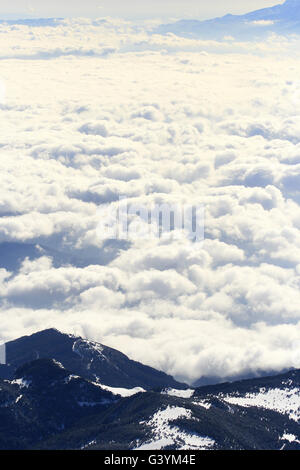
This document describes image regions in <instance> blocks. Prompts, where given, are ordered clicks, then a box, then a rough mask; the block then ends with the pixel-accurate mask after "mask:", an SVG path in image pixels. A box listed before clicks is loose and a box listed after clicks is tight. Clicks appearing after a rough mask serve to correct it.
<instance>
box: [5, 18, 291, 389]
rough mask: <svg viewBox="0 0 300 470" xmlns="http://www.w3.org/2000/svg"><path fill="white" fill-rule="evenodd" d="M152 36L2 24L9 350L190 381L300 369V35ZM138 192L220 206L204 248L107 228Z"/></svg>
mask: <svg viewBox="0 0 300 470" xmlns="http://www.w3.org/2000/svg"><path fill="white" fill-rule="evenodd" d="M147 28H148V30H147ZM149 28H150V26H147V25H146V26H145V28H144V29H142V28H141V27H137V26H134V25H131V24H130V23H128V22H121V21H117V20H112V19H105V20H94V21H92V20H84V19H79V20H72V21H71V20H68V21H61V22H58V23H57V24H56V25H54V26H52V27H48V26H44V27H27V26H21V25H14V26H13V25H10V26H8V25H5V24H2V25H1V26H0V36H1V52H0V63H1V81H0V115H1V137H0V152H1V158H0V175H1V177H0V178H1V198H0V257H1V264H0V266H1V268H0V297H1V300H0V317H1V339H2V340H9V339H13V338H15V337H18V336H20V335H22V334H29V333H32V332H34V331H37V330H39V329H43V328H46V327H53V326H54V327H57V328H59V329H61V330H63V331H66V332H70V333H76V334H81V335H84V336H86V337H89V338H91V339H94V340H98V341H100V342H103V343H104V344H107V345H109V346H112V347H115V348H117V349H120V350H122V351H124V352H125V353H127V354H128V355H129V356H130V357H132V358H134V359H136V360H139V361H142V362H144V363H147V364H150V365H152V366H154V367H157V368H160V369H163V370H164V371H166V372H168V373H171V374H173V375H175V376H176V377H178V378H181V379H184V380H187V381H190V382H192V381H193V380H196V379H198V378H199V377H201V376H218V377H221V378H222V377H228V376H239V375H242V374H250V373H259V372H260V371H263V370H264V371H266V370H281V369H283V368H286V367H292V366H294V365H295V363H294V362H295V358H296V357H299V355H297V347H299V344H300V329H299V327H300V312H299V305H300V293H299V292H300V291H299V286H300V282H299V279H300V277H299V275H300V231H299V230H300V208H299V202H300V193H299V187H300V184H299V183H300V137H299V136H300V118H299V112H300V92H299V90H300V84H299V81H298V71H299V66H300V63H299V60H300V59H299V58H297V56H296V55H295V50H296V49H297V47H298V39H297V38H290V39H289V40H288V39H286V38H279V37H273V38H271V39H269V40H268V41H266V42H265V43H264V44H259V43H237V42H235V41H234V40H233V39H232V38H229V39H228V40H224V41H223V42H219V43H217V42H213V41H196V40H189V39H183V38H177V37H175V36H172V35H167V36H158V35H151V34H149ZM120 197H122V198H127V199H128V200H129V202H130V203H132V204H135V205H136V206H138V205H141V204H143V205H144V206H148V207H150V206H153V205H155V204H177V205H192V206H194V207H198V206H199V207H200V206H204V208H205V240H204V242H203V243H200V242H197V241H196V242H195V240H191V239H189V237H179V236H176V231H171V232H170V233H169V234H165V236H162V237H160V238H156V237H152V238H151V237H150V238H146V239H140V238H133V239H129V240H121V239H113V238H112V237H109V236H108V235H107V236H105V234H104V235H103V233H102V234H101V233H99V222H100V221H99V217H100V216H101V214H103V212H101V209H103V210H105V211H106V213H110V212H111V213H112V211H113V209H115V208H116V205H117V204H118V201H119V198H120ZM136 218H137V217H135V218H134V217H133V219H132V220H133V222H134V221H135V220H136ZM145 224H146V222H145V221H144V225H145ZM297 345H298V346H297Z"/></svg>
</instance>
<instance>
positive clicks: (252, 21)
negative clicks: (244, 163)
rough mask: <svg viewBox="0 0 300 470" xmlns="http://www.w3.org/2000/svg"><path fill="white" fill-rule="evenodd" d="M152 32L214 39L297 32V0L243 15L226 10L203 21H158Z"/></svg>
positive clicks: (299, 10) (299, 14) (299, 9)
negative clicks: (157, 25)
mask: <svg viewBox="0 0 300 470" xmlns="http://www.w3.org/2000/svg"><path fill="white" fill-rule="evenodd" d="M154 32H155V33H158V34H167V33H173V34H176V35H178V36H185V37H195V38H197V37H198V38H213V39H223V38H224V37H226V36H233V37H235V38H241V39H253V38H255V37H261V36H263V35H266V34H268V33H272V32H275V33H278V34H290V33H295V34H300V0H286V1H285V3H283V4H279V5H275V6H274V7H271V8H264V9H261V10H256V11H253V12H250V13H247V14H245V15H231V14H228V15H225V16H223V17H221V18H213V19H211V20H206V21H197V20H181V21H178V22H175V23H172V24H165V25H161V26H159V27H158V28H157V29H155V31H154Z"/></svg>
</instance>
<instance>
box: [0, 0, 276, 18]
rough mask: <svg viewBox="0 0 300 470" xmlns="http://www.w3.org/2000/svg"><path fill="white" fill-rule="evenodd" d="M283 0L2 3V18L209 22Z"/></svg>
mask: <svg viewBox="0 0 300 470" xmlns="http://www.w3.org/2000/svg"><path fill="white" fill-rule="evenodd" d="M276 3H283V1H282V0H278V1H277V2H276V0H275V1H274V0H238V1H237V0H226V2H224V0H210V2H207V1H206V0H200V1H199V0H184V1H183V0H150V1H149V0H147V1H146V0H144V1H143V0H85V1H84V2H82V1H81V0H64V1H63V2H62V1H61V0H14V1H13V2H12V1H11V0H4V1H3V0H2V1H1V6H0V15H1V16H2V17H24V16H27V17H54V16H56V17H58V16H59V17H66V16H73V17H74V16H88V17H99V16H119V17H123V18H131V19H136V18H167V17H168V18H172V17H174V18H178V17H181V18H184V17H185V18H191V17H192V18H209V17H213V16H217V15H223V14H226V13H228V12H230V13H237V14H239V13H244V12H247V11H251V10H255V9H258V8H264V7H269V6H272V5H274V4H276Z"/></svg>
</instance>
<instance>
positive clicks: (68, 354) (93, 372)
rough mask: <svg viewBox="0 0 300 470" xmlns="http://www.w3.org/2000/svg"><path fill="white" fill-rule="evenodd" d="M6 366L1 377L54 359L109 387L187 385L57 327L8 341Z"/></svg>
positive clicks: (0, 371)
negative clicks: (35, 363) (24, 367)
mask: <svg viewBox="0 0 300 470" xmlns="http://www.w3.org/2000/svg"><path fill="white" fill-rule="evenodd" d="M6 357H7V365H2V367H0V378H3V379H9V378H10V379H11V378H12V377H13V376H14V373H15V371H16V370H17V369H18V368H19V367H20V366H22V365H23V364H25V363H27V362H31V361H33V360H36V359H39V358H40V359H41V358H47V359H55V360H56V361H58V362H60V363H61V364H62V365H63V366H64V367H65V368H66V369H68V370H69V371H70V372H71V373H73V374H76V375H80V376H81V377H84V378H85V379H87V380H92V381H98V382H99V383H102V384H103V385H107V386H110V387H125V388H134V387H142V388H144V389H145V390H149V389H152V388H154V387H175V388H183V389H184V388H187V385H186V384H182V383H179V382H177V381H176V380H175V379H173V377H171V376H169V375H167V374H165V373H164V372H161V371H158V370H156V369H154V368H152V367H149V366H145V365H143V364H141V363H139V362H136V361H132V360H131V359H129V358H128V357H127V356H126V355H125V354H123V353H121V352H119V351H117V350H115V349H113V348H109V347H108V346H104V345H102V344H100V343H96V342H93V341H87V340H84V339H83V338H80V337H76V336H73V335H67V334H63V333H61V332H60V331H58V330H55V329H48V330H44V331H40V332H38V333H35V334H33V335H31V336H24V337H22V338H19V339H17V340H15V341H10V342H8V343H6Z"/></svg>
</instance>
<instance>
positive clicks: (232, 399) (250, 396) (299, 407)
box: [223, 388, 300, 422]
mask: <svg viewBox="0 0 300 470" xmlns="http://www.w3.org/2000/svg"><path fill="white" fill-rule="evenodd" d="M223 399H224V401H226V402H227V403H231V404H232V405H239V406H244V407H251V406H256V407H258V408H265V409H268V410H273V411H277V412H278V413H281V414H287V415H288V416H289V418H290V419H292V420H294V421H297V422H298V421H299V419H300V389H299V388H293V389H288V388H285V389H280V388H274V389H270V390H266V389H260V390H259V392H258V393H247V394H246V395H245V396H243V397H238V396H230V395H227V396H224V397H223Z"/></svg>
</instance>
